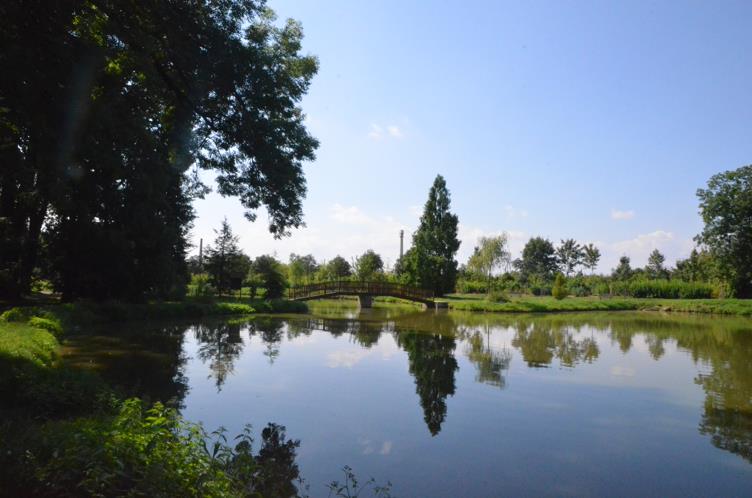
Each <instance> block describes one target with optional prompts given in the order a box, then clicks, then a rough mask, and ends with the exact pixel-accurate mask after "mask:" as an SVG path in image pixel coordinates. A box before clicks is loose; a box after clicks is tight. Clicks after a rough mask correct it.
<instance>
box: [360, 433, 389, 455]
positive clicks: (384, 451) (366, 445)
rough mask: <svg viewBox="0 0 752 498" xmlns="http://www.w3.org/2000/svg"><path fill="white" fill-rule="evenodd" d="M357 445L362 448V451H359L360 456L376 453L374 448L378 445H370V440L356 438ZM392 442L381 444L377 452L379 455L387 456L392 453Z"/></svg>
mask: <svg viewBox="0 0 752 498" xmlns="http://www.w3.org/2000/svg"><path fill="white" fill-rule="evenodd" d="M358 444H359V445H360V446H362V447H363V450H362V451H361V454H363V455H372V454H373V453H375V452H376V450H375V448H374V446H378V443H376V444H371V440H370V439H367V438H363V437H360V438H358ZM393 444H394V443H393V442H392V441H391V440H387V441H384V442H383V443H381V449H380V450H379V452H378V453H379V455H388V454H390V453H391V452H392V446H393Z"/></svg>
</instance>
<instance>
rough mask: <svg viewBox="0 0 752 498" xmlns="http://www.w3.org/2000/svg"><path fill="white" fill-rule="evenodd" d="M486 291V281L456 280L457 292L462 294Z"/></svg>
mask: <svg viewBox="0 0 752 498" xmlns="http://www.w3.org/2000/svg"><path fill="white" fill-rule="evenodd" d="M488 291H489V289H488V282H484V281H481V280H464V279H463V280H459V281H458V282H457V292H460V293H462V294H483V293H486V292H488Z"/></svg>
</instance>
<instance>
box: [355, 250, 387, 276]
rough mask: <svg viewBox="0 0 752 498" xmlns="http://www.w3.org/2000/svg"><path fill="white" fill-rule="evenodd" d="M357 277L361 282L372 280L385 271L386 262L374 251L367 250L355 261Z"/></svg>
mask: <svg viewBox="0 0 752 498" xmlns="http://www.w3.org/2000/svg"><path fill="white" fill-rule="evenodd" d="M353 266H354V270H355V275H356V276H357V277H358V278H359V279H360V280H370V279H373V278H374V277H376V276H378V275H379V274H381V273H382V272H383V271H384V262H383V261H382V259H381V256H379V255H378V254H376V253H375V252H374V251H373V250H372V249H369V250H367V251H366V252H364V253H363V254H361V255H360V256H358V257H357V258H356V259H355V265H353Z"/></svg>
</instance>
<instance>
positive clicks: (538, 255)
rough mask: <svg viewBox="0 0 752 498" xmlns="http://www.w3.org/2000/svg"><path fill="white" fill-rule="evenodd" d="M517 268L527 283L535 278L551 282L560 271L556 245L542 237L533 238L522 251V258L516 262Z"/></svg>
mask: <svg viewBox="0 0 752 498" xmlns="http://www.w3.org/2000/svg"><path fill="white" fill-rule="evenodd" d="M515 266H516V267H517V269H518V270H519V271H520V273H521V276H522V279H523V280H525V281H527V280H529V279H530V277H533V276H535V277H538V278H541V279H543V280H551V279H552V278H553V276H554V274H555V273H556V272H557V271H558V265H557V263H556V250H555V249H554V245H553V244H552V243H551V241H550V240H548V239H544V238H542V237H533V238H531V239H530V240H528V241H527V244H525V247H524V248H523V249H522V258H521V259H519V260H517V261H515Z"/></svg>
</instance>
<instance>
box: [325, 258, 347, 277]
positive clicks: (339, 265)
mask: <svg viewBox="0 0 752 498" xmlns="http://www.w3.org/2000/svg"><path fill="white" fill-rule="evenodd" d="M326 272H327V274H328V276H329V278H331V279H334V280H341V279H343V278H346V277H349V276H350V275H351V274H352V269H351V268H350V263H348V262H347V260H346V259H345V258H343V257H342V256H335V257H334V258H332V260H331V261H329V263H327V265H326Z"/></svg>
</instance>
